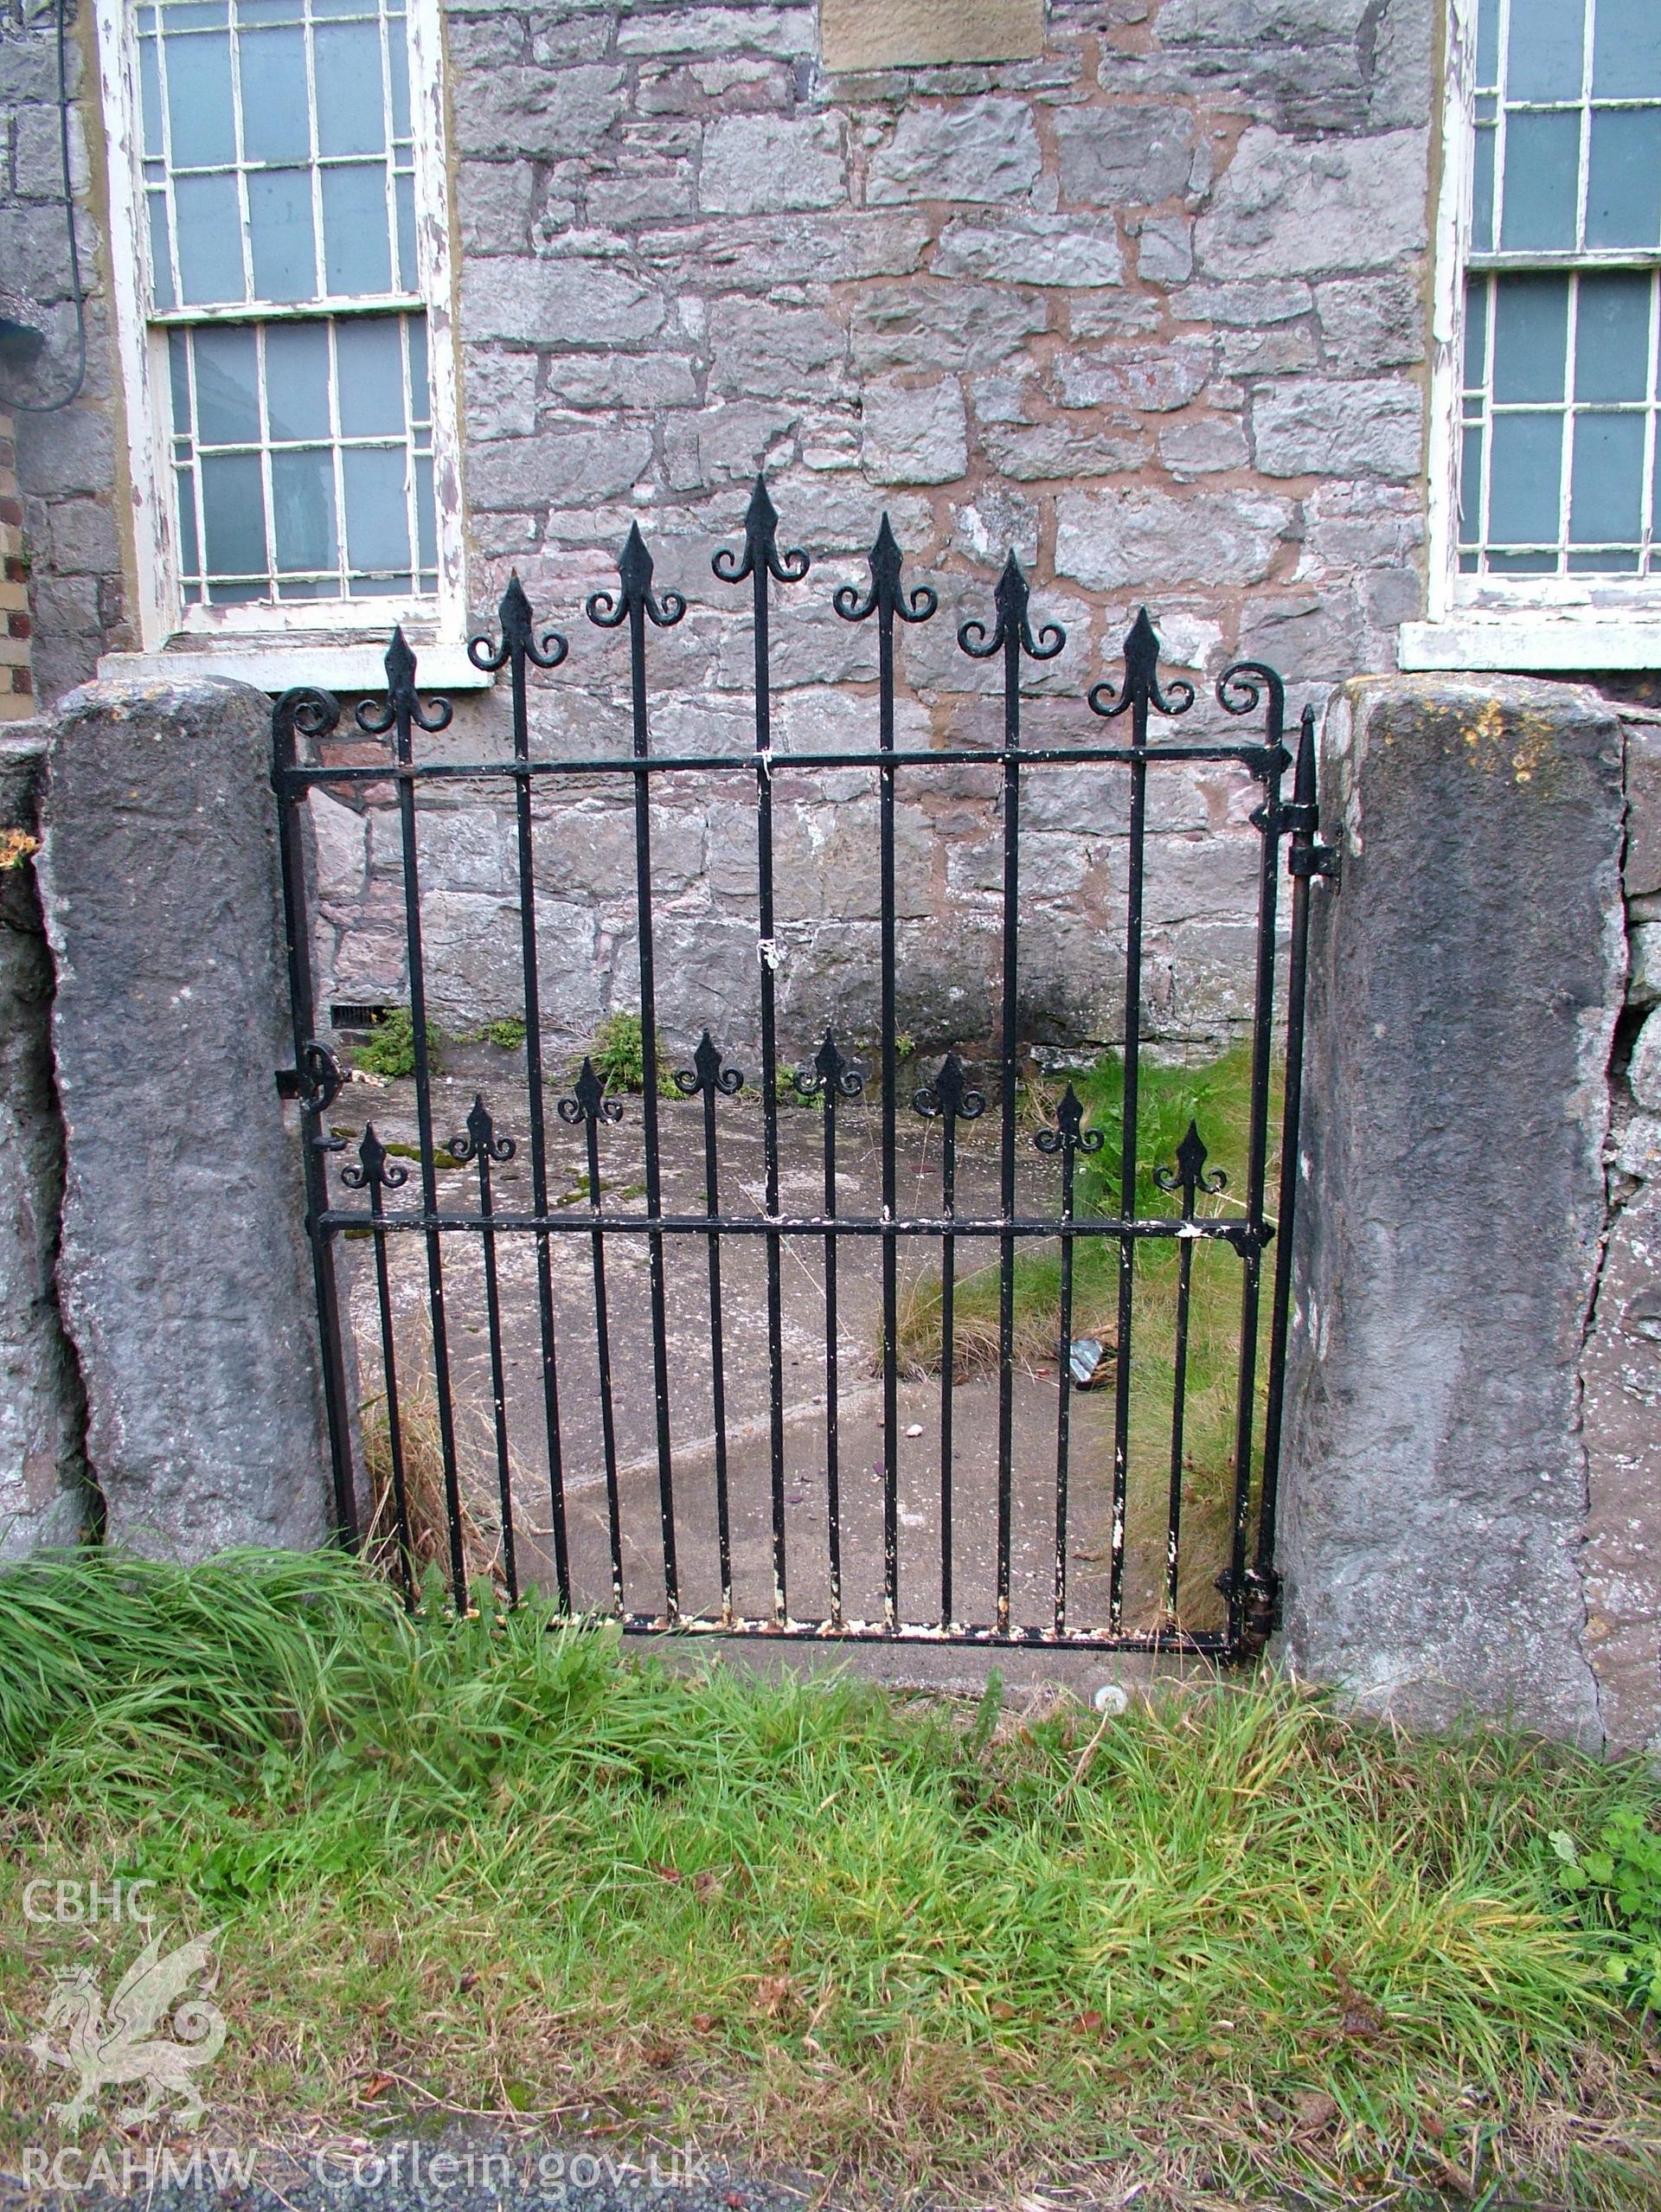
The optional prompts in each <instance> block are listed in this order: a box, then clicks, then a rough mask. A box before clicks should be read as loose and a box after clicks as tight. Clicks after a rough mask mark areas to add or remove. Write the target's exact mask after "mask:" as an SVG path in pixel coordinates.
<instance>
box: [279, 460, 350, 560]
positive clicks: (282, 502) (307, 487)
mask: <svg viewBox="0 0 1661 2212" xmlns="http://www.w3.org/2000/svg"><path fill="white" fill-rule="evenodd" d="M271 503H272V523H273V528H274V531H275V535H276V539H277V567H278V572H279V574H285V575H293V574H297V573H300V572H305V571H308V570H312V569H318V568H333V567H336V566H337V563H338V561H339V555H338V553H337V549H336V548H337V537H336V534H335V457H334V452H333V451H332V449H331V448H330V447H329V446H299V447H291V448H289V449H288V450H286V451H285V452H280V453H273V455H272V457H271Z"/></svg>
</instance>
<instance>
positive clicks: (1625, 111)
mask: <svg viewBox="0 0 1661 2212" xmlns="http://www.w3.org/2000/svg"><path fill="white" fill-rule="evenodd" d="M1586 242H1587V245H1588V246H1656V245H1661V109H1657V108H1653V107H1651V108H1619V107H1615V108H1607V109H1600V110H1599V111H1598V112H1596V113H1595V114H1594V116H1593V118H1592V151H1591V156H1590V159H1589V161H1588V163H1587V190H1586Z"/></svg>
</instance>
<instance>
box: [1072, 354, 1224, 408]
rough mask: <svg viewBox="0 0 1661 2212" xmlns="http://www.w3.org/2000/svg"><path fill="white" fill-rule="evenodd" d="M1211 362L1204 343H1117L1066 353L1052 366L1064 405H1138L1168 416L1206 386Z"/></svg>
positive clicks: (1137, 406) (1185, 404) (1186, 403)
mask: <svg viewBox="0 0 1661 2212" xmlns="http://www.w3.org/2000/svg"><path fill="white" fill-rule="evenodd" d="M1210 366H1211V354H1210V349H1209V346H1208V345H1206V344H1205V343H1204V342H1203V341H1202V340H1201V341H1196V340H1193V339H1189V340H1182V339H1179V340H1177V342H1176V343H1173V344H1169V345H1158V346H1115V347H1113V348H1110V349H1106V350H1104V351H1102V352H1100V353H1064V354H1061V355H1060V356H1058V357H1057V360H1056V364H1055V375H1056V382H1057V385H1058V388H1059V396H1060V399H1061V405H1062V406H1063V407H1136V408H1139V409H1141V410H1142V411H1143V412H1145V413H1146V414H1169V413H1170V411H1171V410H1172V409H1173V408H1175V407H1186V406H1187V405H1188V403H1189V401H1190V400H1191V399H1193V398H1195V397H1196V394H1199V393H1200V392H1202V391H1203V390H1204V388H1205V380H1206V377H1207V375H1208V374H1209V370H1210Z"/></svg>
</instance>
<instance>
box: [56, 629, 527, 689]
mask: <svg viewBox="0 0 1661 2212" xmlns="http://www.w3.org/2000/svg"><path fill="white" fill-rule="evenodd" d="M412 642H414V641H412ZM386 651H387V649H386V647H385V645H384V644H361V645H307V644H281V645H275V644H264V643H260V644H256V643H254V642H253V641H252V640H250V641H249V642H248V643H247V644H233V643H229V642H228V643H226V644H222V645H212V646H205V647H201V648H197V649H194V650H189V651H182V652H168V653H106V654H105V655H104V656H103V657H102V659H101V660H100V661H99V664H98V672H99V676H100V677H102V678H103V679H104V680H105V681H106V683H196V682H198V681H200V679H201V678H202V677H203V676H224V677H228V678H229V679H231V680H232V681H234V682H235V683H251V684H253V687H254V689H256V690H259V691H273V692H276V691H286V690H287V689H289V687H290V685H291V684H299V683H315V684H319V685H321V686H322V687H323V689H324V690H327V691H344V692H353V691H384V690H385V689H386V688H387V671H386V665H385V664H386ZM415 659H416V681H417V683H419V685H420V689H422V690H423V691H484V690H488V689H489V688H490V685H491V682H492V680H493V679H492V678H491V676H490V675H489V674H488V672H487V671H486V670H484V669H478V668H475V667H474V666H473V664H472V663H471V661H470V660H469V659H468V657H467V654H466V650H465V647H463V646H461V645H423V644H419V643H416V644H415Z"/></svg>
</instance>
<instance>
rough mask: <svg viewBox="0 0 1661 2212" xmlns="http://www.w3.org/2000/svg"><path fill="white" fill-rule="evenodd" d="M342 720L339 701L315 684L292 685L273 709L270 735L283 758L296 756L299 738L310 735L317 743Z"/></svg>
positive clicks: (331, 693) (314, 742) (330, 692)
mask: <svg viewBox="0 0 1661 2212" xmlns="http://www.w3.org/2000/svg"><path fill="white" fill-rule="evenodd" d="M339 723H340V702H339V700H338V699H337V698H336V696H335V695H334V693H333V692H332V691H324V690H323V689H320V688H319V687H318V686H317V685H316V684H312V683H297V684H294V685H292V687H291V688H290V689H288V690H286V691H285V692H283V693H282V694H281V696H279V699H278V700H277V702H276V704H275V705H274V706H273V708H272V710H271V734H272V736H273V740H274V741H275V742H276V745H277V749H278V752H279V754H280V755H281V756H282V757H283V758H284V759H292V757H293V754H294V753H295V751H296V741H297V740H298V739H299V738H302V737H305V738H309V739H310V740H311V742H312V743H313V744H314V745H315V744H316V743H317V741H319V740H320V739H322V738H325V737H327V736H328V734H329V733H330V730H332V729H335V728H338V726H339Z"/></svg>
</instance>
